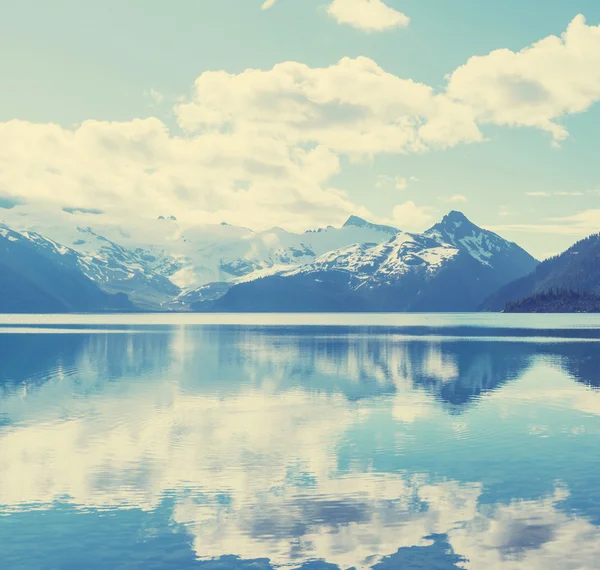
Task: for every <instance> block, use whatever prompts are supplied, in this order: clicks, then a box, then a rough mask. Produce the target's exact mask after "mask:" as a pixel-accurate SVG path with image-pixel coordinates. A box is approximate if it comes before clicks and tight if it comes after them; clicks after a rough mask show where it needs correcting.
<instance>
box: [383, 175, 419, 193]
mask: <svg viewBox="0 0 600 570" xmlns="http://www.w3.org/2000/svg"><path fill="white" fill-rule="evenodd" d="M416 180H417V179H416V178H415V177H414V176H411V177H410V178H406V177H405V176H388V175H387V174H380V175H378V176H377V182H376V183H375V187H376V188H384V187H386V186H393V187H394V188H395V189H396V190H406V189H407V188H408V185H409V182H415V181H416Z"/></svg>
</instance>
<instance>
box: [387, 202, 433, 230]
mask: <svg viewBox="0 0 600 570" xmlns="http://www.w3.org/2000/svg"><path fill="white" fill-rule="evenodd" d="M434 220H435V216H434V215H433V209H432V208H430V207H428V206H417V205H416V204H415V203H414V202H413V201H412V200H411V201H408V202H404V203H403V204H398V205H397V206H395V207H394V209H393V211H392V222H393V224H394V225H395V226H397V227H399V228H400V229H402V230H404V231H422V230H424V229H426V228H427V227H428V226H429V225H431V223H432V222H433V221H434Z"/></svg>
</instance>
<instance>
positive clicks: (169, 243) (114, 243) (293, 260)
mask: <svg viewBox="0 0 600 570" xmlns="http://www.w3.org/2000/svg"><path fill="white" fill-rule="evenodd" d="M2 218H3V219H4V220H5V221H7V222H8V223H9V224H10V226H11V227H13V228H14V229H16V230H19V231H22V232H31V233H33V232H35V233H36V234H37V235H39V236H44V237H45V238H48V239H49V240H52V241H53V242H55V243H60V244H61V245H63V246H66V247H68V248H70V250H72V251H74V252H77V254H79V255H78V264H79V266H80V268H81V270H82V271H83V272H84V274H85V275H87V276H88V277H89V278H90V279H92V280H94V281H96V282H97V283H98V284H99V285H100V286H101V287H102V288H103V289H104V290H106V291H109V292H123V293H126V294H127V295H128V296H129V297H130V299H131V300H132V301H134V302H135V303H136V304H137V305H138V306H140V307H142V308H146V309H169V308H171V309H181V308H185V307H186V306H188V305H189V304H191V303H194V302H198V301H202V300H204V298H205V296H206V292H207V289H208V290H211V291H215V290H218V291H220V292H221V293H220V294H223V293H224V292H225V291H226V290H227V289H228V287H229V286H231V285H234V284H237V283H240V282H245V281H249V280H252V279H256V278H259V277H264V276H266V275H270V274H272V273H277V272H281V271H283V270H286V269H290V268H295V267H298V266H300V265H302V264H305V263H308V262H310V261H313V260H314V259H315V258H316V257H318V256H319V255H322V254H324V253H325V252H327V251H330V250H332V249H336V248H340V247H344V246H347V245H350V244H354V243H364V242H369V243H380V242H383V241H386V240H387V239H389V238H390V236H391V235H394V234H395V232H397V230H396V229H395V228H392V227H389V226H380V225H377V224H371V223H369V222H367V221H366V220H363V219H362V218H358V217H356V216H352V217H351V218H349V219H348V221H347V222H346V224H345V225H344V226H343V227H341V228H334V227H331V226H330V227H327V228H321V229H318V230H309V231H307V232H305V233H293V232H288V231H286V230H283V229H281V228H277V227H274V228H271V229H269V230H266V231H262V232H253V231H252V230H250V229H248V228H243V227H236V226H232V225H230V224H227V223H221V224H212V225H199V226H193V227H183V226H181V225H180V224H179V223H178V221H177V219H176V218H175V217H174V216H169V215H166V216H159V217H158V219H154V220H148V219H142V218H134V219H128V220H123V221H121V222H116V221H114V219H113V218H111V219H110V220H105V219H104V216H103V215H102V214H101V213H98V212H90V211H86V210H79V209H71V208H67V209H64V210H62V211H59V212H52V215H48V213H47V212H45V211H43V210H37V211H36V210H35V209H33V208H30V207H28V206H21V207H19V208H14V209H13V210H4V211H2ZM227 283H229V284H230V285H224V284H227ZM214 284H219V285H217V286H216V287H215V285H214ZM211 295H212V293H211ZM210 298H211V299H212V296H211V297H210ZM174 299H175V300H174Z"/></svg>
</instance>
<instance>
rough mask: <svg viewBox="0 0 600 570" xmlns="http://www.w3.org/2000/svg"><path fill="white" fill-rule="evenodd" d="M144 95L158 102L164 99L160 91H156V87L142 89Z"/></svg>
mask: <svg viewBox="0 0 600 570" xmlns="http://www.w3.org/2000/svg"><path fill="white" fill-rule="evenodd" d="M144 95H145V96H146V97H149V98H150V99H152V100H153V101H154V102H155V103H157V104H160V103H162V102H163V101H164V99H165V96H164V95H163V94H162V93H161V92H160V91H156V89H150V90H149V91H144Z"/></svg>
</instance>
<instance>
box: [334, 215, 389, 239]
mask: <svg viewBox="0 0 600 570" xmlns="http://www.w3.org/2000/svg"><path fill="white" fill-rule="evenodd" d="M342 227H344V228H348V227H355V228H368V229H372V230H377V231H380V232H383V233H386V234H390V235H392V236H393V235H396V234H397V233H398V230H397V229H396V228H394V227H392V226H385V225H382V224H373V223H371V222H367V220H365V219H363V218H359V217H358V216H350V217H349V218H348V219H347V220H346V223H345V224H344V225H343V226H342Z"/></svg>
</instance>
